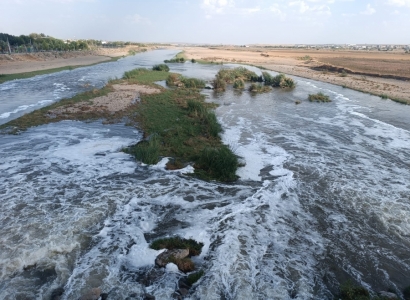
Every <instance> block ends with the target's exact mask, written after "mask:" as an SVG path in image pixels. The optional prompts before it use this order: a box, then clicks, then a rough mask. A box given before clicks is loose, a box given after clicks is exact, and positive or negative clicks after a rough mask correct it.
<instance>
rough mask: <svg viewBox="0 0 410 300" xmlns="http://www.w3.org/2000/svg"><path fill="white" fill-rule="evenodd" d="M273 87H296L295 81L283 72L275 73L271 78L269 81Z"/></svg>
mask: <svg viewBox="0 0 410 300" xmlns="http://www.w3.org/2000/svg"><path fill="white" fill-rule="evenodd" d="M269 84H271V85H272V86H273V87H280V88H283V89H293V88H295V87H296V83H295V82H294V81H293V79H292V78H289V77H286V76H285V74H279V75H276V76H275V77H273V78H272V79H271V82H270V83H269Z"/></svg>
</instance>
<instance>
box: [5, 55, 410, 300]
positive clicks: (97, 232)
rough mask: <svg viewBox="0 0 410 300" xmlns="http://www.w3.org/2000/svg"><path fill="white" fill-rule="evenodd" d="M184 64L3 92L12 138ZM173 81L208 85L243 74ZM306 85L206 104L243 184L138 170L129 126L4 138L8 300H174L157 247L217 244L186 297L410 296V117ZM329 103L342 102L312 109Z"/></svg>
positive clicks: (408, 109)
mask: <svg viewBox="0 0 410 300" xmlns="http://www.w3.org/2000/svg"><path fill="white" fill-rule="evenodd" d="M176 53H177V52H176V51H172V50H157V51H152V52H147V53H142V54H137V55H135V56H131V57H127V58H123V59H121V60H119V61H117V62H110V63H104V64H100V65H95V66H91V67H84V68H79V69H75V70H72V71H63V72H60V73H54V74H50V75H43V76H37V77H34V78H31V79H24V80H15V81H12V82H6V83H3V84H0V124H2V123H5V122H7V121H9V120H11V119H14V118H17V117H18V116H20V115H22V114H24V113H26V112H29V111H32V110H34V109H38V108H40V107H42V106H45V105H48V104H50V103H52V102H54V101H58V100H60V99H62V98H64V97H71V96H73V95H75V94H77V93H80V92H82V91H85V90H87V89H91V88H100V87H102V86H103V85H104V83H105V82H106V81H107V80H108V79H109V78H115V77H120V76H122V74H123V72H124V71H128V70H131V69H133V68H136V67H152V65H154V64H158V63H161V62H162V61H163V60H164V59H169V58H172V57H173V56H174V55H175V54H176ZM170 67H171V71H174V72H178V73H181V74H183V75H185V76H190V77H197V78H202V79H205V80H211V79H212V78H213V77H214V76H215V74H216V73H217V72H218V70H219V69H220V68H222V67H233V65H224V66H221V65H200V64H192V63H190V62H187V63H185V64H171V65H170ZM249 68H250V69H252V70H254V71H256V72H258V73H260V70H259V69H257V68H253V67H249ZM271 73H272V74H273V75H274V74H276V73H275V72H271ZM293 78H294V79H295V80H296V82H297V87H296V88H295V89H294V90H293V91H290V92H289V91H283V90H273V91H272V92H270V93H266V94H261V95H255V96H253V95H251V94H250V93H248V92H246V91H244V92H242V93H240V92H236V91H234V90H231V89H228V90H227V91H226V92H225V93H223V94H214V93H213V92H212V91H204V93H205V94H206V95H207V101H212V102H215V103H217V104H219V106H218V108H217V109H216V114H217V116H218V119H219V121H220V122H221V124H222V125H223V128H224V132H223V134H222V138H223V141H224V142H225V143H226V144H229V145H230V146H231V147H232V149H234V151H235V153H237V154H238V155H239V156H241V157H242V159H243V160H244V161H245V162H246V165H245V166H244V167H242V168H240V169H239V170H238V175H239V176H240V180H239V181H237V182H235V183H233V184H222V183H217V182H205V181H201V180H198V179H194V178H192V177H190V176H186V175H185V174H184V173H185V172H188V171H189V170H179V171H166V170H164V164H165V162H166V158H164V159H163V160H162V161H161V162H160V163H158V164H157V165H156V166H146V165H143V164H140V163H138V162H136V161H135V160H134V159H133V158H132V157H130V156H129V155H127V154H125V153H123V152H121V151H120V150H121V148H122V147H125V146H127V145H131V144H135V143H136V142H138V141H139V140H140V139H141V137H142V132H141V131H139V130H137V129H135V128H131V127H127V126H125V125H124V124H115V125H102V124H101V122H92V123H83V122H75V121H63V122H60V123H56V124H50V125H43V126H38V127H35V128H31V129H29V130H27V131H26V132H23V133H21V134H19V135H1V136H0V299H49V298H50V296H51V294H52V291H53V290H56V289H57V288H63V289H64V294H63V295H62V298H61V299H78V298H79V297H80V296H81V295H84V294H86V293H87V292H88V291H90V290H91V289H92V288H96V287H100V288H101V291H102V292H104V293H108V297H109V298H108V299H126V298H127V297H130V298H129V299H143V297H144V295H145V294H146V293H147V294H150V295H153V296H155V297H156V299H171V298H172V294H173V293H174V292H175V290H176V289H177V285H178V280H179V279H180V278H181V277H182V276H183V274H181V273H178V272H175V271H173V270H172V269H170V270H168V271H164V272H162V273H161V272H160V273H158V272H156V273H155V272H154V271H153V270H154V259H155V257H156V255H158V253H159V252H158V251H155V250H152V249H149V247H148V245H149V243H150V242H151V241H152V240H154V239H156V238H159V237H164V236H173V235H180V236H182V237H186V238H194V239H195V240H197V241H200V242H203V243H204V248H203V251H202V254H201V255H200V256H199V257H197V258H195V263H196V265H197V266H199V268H202V269H203V270H204V272H205V275H204V277H203V278H202V279H201V280H200V281H199V282H198V283H197V284H196V285H195V286H194V287H193V288H192V289H191V290H190V292H189V295H187V297H186V298H187V299H333V297H334V295H336V294H337V292H338V288H339V285H340V283H343V282H346V281H348V280H351V281H352V282H355V283H358V284H361V285H363V286H364V287H366V288H368V289H369V290H370V291H371V292H372V293H377V292H379V291H386V290H388V289H390V290H393V291H395V292H396V293H398V294H399V295H401V292H400V291H402V290H403V289H404V288H405V287H407V286H408V285H410V276H409V274H410V252H409V247H410V192H409V191H410V157H409V149H410V118H409V116H410V106H404V105H401V104H398V103H395V102H392V101H390V100H382V99H381V98H379V97H374V96H370V95H368V94H364V93H360V92H356V91H352V90H349V89H344V88H342V87H339V86H334V85H331V84H327V83H322V82H317V81H313V80H308V79H304V78H298V77H293ZM319 91H322V92H324V93H325V94H328V95H329V96H330V98H331V100H332V102H331V103H310V102H309V101H307V96H308V94H310V93H317V92H319ZM296 100H300V101H301V102H302V103H301V104H299V105H296V104H295V101H296ZM152 273H155V274H156V275H155V276H147V274H152ZM148 277H149V278H148Z"/></svg>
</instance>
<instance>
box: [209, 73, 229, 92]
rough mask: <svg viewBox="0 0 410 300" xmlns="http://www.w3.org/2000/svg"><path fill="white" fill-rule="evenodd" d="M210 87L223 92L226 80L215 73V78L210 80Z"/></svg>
mask: <svg viewBox="0 0 410 300" xmlns="http://www.w3.org/2000/svg"><path fill="white" fill-rule="evenodd" d="M212 87H213V88H214V90H215V91H217V92H223V91H225V89H226V82H225V80H223V79H222V78H220V77H219V76H218V75H216V78H215V79H214V80H213V81H212Z"/></svg>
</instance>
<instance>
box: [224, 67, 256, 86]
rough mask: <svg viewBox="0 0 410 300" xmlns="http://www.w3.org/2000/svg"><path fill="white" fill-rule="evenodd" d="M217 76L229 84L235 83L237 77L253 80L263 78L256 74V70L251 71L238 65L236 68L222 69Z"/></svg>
mask: <svg viewBox="0 0 410 300" xmlns="http://www.w3.org/2000/svg"><path fill="white" fill-rule="evenodd" d="M216 77H217V78H219V79H220V80H223V81H225V83H228V84H233V83H234V81H235V80H236V79H242V80H243V81H253V82H256V81H262V78H261V77H259V76H258V75H256V73H255V72H252V71H249V70H248V69H247V68H245V67H237V68H235V69H221V70H219V72H218V73H217V74H216Z"/></svg>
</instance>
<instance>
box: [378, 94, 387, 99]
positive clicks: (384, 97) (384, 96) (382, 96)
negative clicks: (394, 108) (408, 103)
mask: <svg viewBox="0 0 410 300" xmlns="http://www.w3.org/2000/svg"><path fill="white" fill-rule="evenodd" d="M380 98H382V99H384V100H386V99H388V98H389V97H388V96H387V95H386V94H381V95H380Z"/></svg>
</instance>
